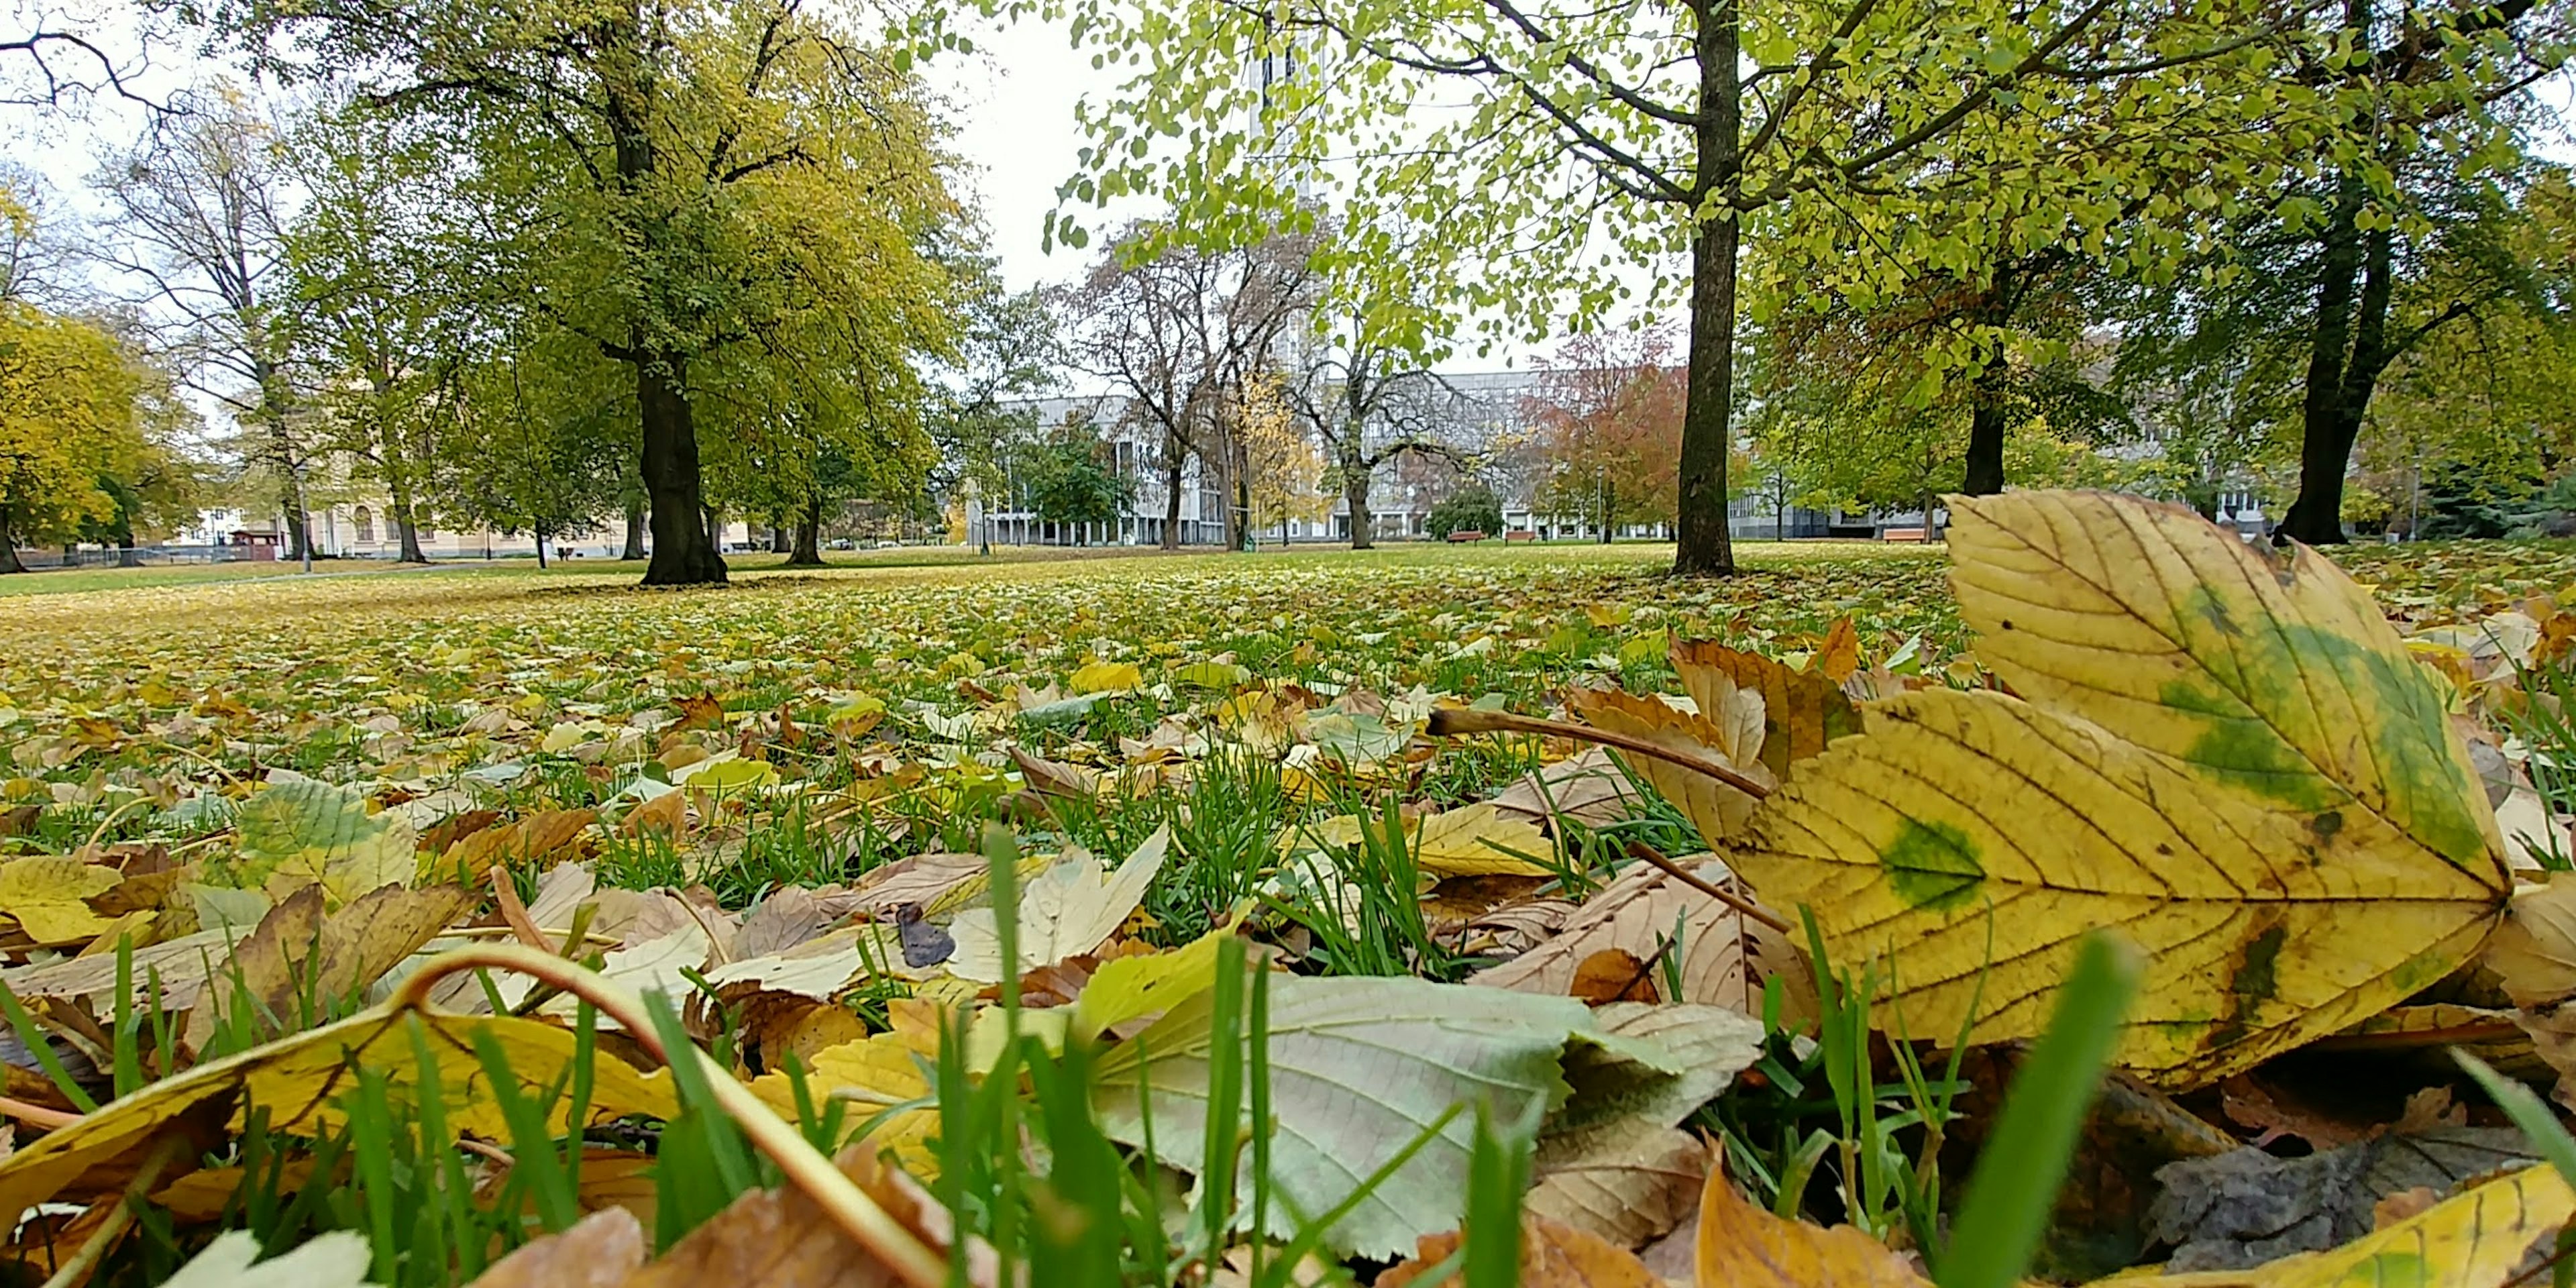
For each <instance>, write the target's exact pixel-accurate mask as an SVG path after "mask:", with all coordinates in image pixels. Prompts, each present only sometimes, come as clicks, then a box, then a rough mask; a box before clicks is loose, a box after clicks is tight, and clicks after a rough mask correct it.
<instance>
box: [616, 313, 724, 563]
mask: <svg viewBox="0 0 2576 1288" xmlns="http://www.w3.org/2000/svg"><path fill="white" fill-rule="evenodd" d="M686 378H687V372H686V370H685V368H684V367H683V366H682V365H681V361H680V359H679V358H677V357H676V356H673V355H668V354H658V353H656V354H647V355H644V360H643V361H640V362H637V363H636V364H635V401H636V403H637V405H638V406H639V407H641V408H642V409H643V420H644V491H645V495H646V496H647V497H648V498H650V501H651V505H652V512H653V559H652V562H651V563H649V564H647V565H645V568H644V584H645V585H647V586H699V585H708V584H712V583H716V582H721V581H723V580H724V579H725V562H724V558H723V557H722V556H721V555H719V554H717V553H716V546H715V542H714V541H713V540H711V539H710V538H709V537H708V535H707V526H706V504H705V502H706V498H705V495H704V493H703V492H702V491H701V489H700V484H699V473H698V431H697V422H696V420H695V418H694V417H693V416H692V415H691V414H690V409H689V399H688V395H687V393H686V391H685V390H683V389H682V388H681V383H682V381H684V380H685V379H686Z"/></svg>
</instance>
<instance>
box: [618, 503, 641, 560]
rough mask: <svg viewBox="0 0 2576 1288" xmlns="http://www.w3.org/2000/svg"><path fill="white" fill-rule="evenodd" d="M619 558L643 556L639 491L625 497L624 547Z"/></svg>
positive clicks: (639, 557)
mask: <svg viewBox="0 0 2576 1288" xmlns="http://www.w3.org/2000/svg"><path fill="white" fill-rule="evenodd" d="M617 557H618V558H620V559H629V560H632V559H641V558H643V557H644V497H643V495H642V494H641V493H638V494H636V495H634V496H630V497H628V498H626V549H625V550H623V551H621V552H619V554H618V556H617Z"/></svg>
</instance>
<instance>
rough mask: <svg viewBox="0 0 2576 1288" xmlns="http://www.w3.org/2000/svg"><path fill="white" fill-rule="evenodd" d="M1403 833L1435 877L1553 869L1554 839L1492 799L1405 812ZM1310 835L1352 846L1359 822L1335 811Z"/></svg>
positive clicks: (1537, 873)
mask: <svg viewBox="0 0 2576 1288" xmlns="http://www.w3.org/2000/svg"><path fill="white" fill-rule="evenodd" d="M1368 826H1369V827H1371V828H1373V829H1379V830H1382V829H1383V827H1384V824H1383V823H1382V822H1380V821H1379V820H1376V819H1371V820H1369V821H1368ZM1404 832H1405V841H1406V843H1407V844H1409V845H1411V846H1412V847H1413V861H1414V862H1415V863H1416V864H1418V865H1420V867H1421V868H1422V870H1423V871H1424V872H1427V873H1430V874H1432V875H1434V876H1442V877H1477V876H1532V877H1543V876H1553V875H1555V873H1556V869H1555V868H1554V867H1552V866H1550V864H1549V861H1550V860H1552V859H1554V858H1555V857H1556V843H1555V842H1553V841H1551V840H1549V839H1548V837H1547V833H1545V832H1542V831H1540V830H1539V828H1538V824H1536V823H1533V822H1531V821H1530V820H1529V819H1528V818H1527V817H1526V816H1525V815H1522V814H1518V813H1514V812H1511V811H1509V810H1506V809H1504V808H1503V807H1502V806H1500V805H1497V804H1495V803H1494V802H1492V801H1478V802H1476V803H1475V804H1473V805H1462V806H1459V807H1458V808H1456V809H1452V810H1442V811H1441V812H1439V813H1437V814H1422V815H1415V816H1409V817H1407V818H1405V819H1404ZM1313 833H1314V837H1315V839H1316V840H1317V841H1319V842H1321V843H1322V844H1324V845H1326V846H1330V847H1333V848H1336V849H1338V848H1342V847H1345V846H1352V845H1357V844H1359V843H1360V839H1361V821H1360V819H1359V817H1358V816H1357V815H1354V814H1336V815H1334V816H1333V817H1331V818H1328V819H1325V820H1324V821H1323V822H1321V823H1317V824H1315V825H1314V828H1313Z"/></svg>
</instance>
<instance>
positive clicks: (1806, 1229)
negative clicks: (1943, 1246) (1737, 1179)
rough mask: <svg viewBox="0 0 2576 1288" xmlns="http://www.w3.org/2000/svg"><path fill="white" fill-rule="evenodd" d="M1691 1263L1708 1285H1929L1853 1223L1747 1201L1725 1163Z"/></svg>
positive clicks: (1716, 1172) (1706, 1194)
mask: <svg viewBox="0 0 2576 1288" xmlns="http://www.w3.org/2000/svg"><path fill="white" fill-rule="evenodd" d="M1710 1154H1711V1157H1712V1158H1722V1157H1723V1154H1722V1152H1721V1151H1717V1150H1712V1151H1710ZM1692 1264H1693V1266H1694V1267H1695V1269H1696V1272H1697V1278H1698V1281H1699V1283H1700V1284H1701V1285H1702V1286H1703V1288H1715V1286H1717V1285H1724V1286H1725V1288H1931V1285H1930V1284H1929V1283H1928V1282H1927V1281H1926V1280H1925V1279H1924V1278H1923V1276H1922V1275H1920V1274H1917V1273H1915V1270H1914V1265H1913V1263H1912V1262H1910V1261H1908V1260H1907V1259H1906V1258H1904V1257H1903V1256H1900V1255H1898V1254H1897V1253H1895V1252H1892V1251H1890V1250H1889V1249H1888V1248H1887V1246H1886V1245H1885V1244H1882V1243H1880V1242H1879V1241H1878V1240H1876V1239H1873V1238H1871V1237H1869V1236H1868V1235H1866V1234H1863V1233H1861V1232H1860V1231H1858V1230H1855V1229H1853V1228H1852V1227H1850V1226H1847V1225H1838V1226H1835V1227H1834V1228H1832V1229H1830V1230H1828V1229H1826V1228H1825V1227H1823V1226H1820V1225H1810V1224H1808V1223H1807V1222H1804V1221H1789V1220H1784V1219H1782V1218H1780V1217H1776V1216H1773V1215H1771V1214H1770V1213H1768V1212H1765V1211H1763V1210H1762V1209H1760V1208H1757V1207H1755V1206H1753V1205H1752V1204H1750V1203H1747V1202H1745V1201H1744V1196H1743V1195H1740V1194H1738V1193H1736V1192H1735V1186H1734V1185H1733V1184H1732V1183H1730V1182H1729V1181H1728V1180H1727V1179H1726V1170H1725V1169H1724V1168H1723V1167H1719V1166H1711V1167H1710V1168H1709V1169H1708V1184H1707V1185H1706V1186H1704V1187H1702V1188H1701V1190H1700V1201H1699V1237H1698V1239H1697V1241H1696V1248H1695V1249H1694V1255H1693V1257H1692Z"/></svg>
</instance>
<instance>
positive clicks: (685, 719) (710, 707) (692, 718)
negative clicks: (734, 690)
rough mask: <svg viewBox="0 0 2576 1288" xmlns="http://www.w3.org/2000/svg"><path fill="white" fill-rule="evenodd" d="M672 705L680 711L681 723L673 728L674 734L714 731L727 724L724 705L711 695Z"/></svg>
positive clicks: (679, 701)
mask: <svg viewBox="0 0 2576 1288" xmlns="http://www.w3.org/2000/svg"><path fill="white" fill-rule="evenodd" d="M671 705H672V706H675V707H678V708H679V709H680V722H679V723H678V724H676V725H673V726H672V729H673V731H674V732H676V731H678V730H681V729H713V728H716V727H717V726H719V725H722V724H723V723H724V722H725V713H724V703H723V702H721V701H718V700H717V699H716V698H715V697H713V696H712V695H709V694H704V693H699V694H692V695H691V696H689V697H685V698H680V699H677V700H675V701H673V702H672V703H671ZM666 763H667V762H666ZM675 767H676V766H675Z"/></svg>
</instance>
